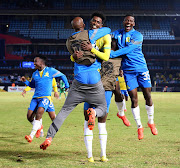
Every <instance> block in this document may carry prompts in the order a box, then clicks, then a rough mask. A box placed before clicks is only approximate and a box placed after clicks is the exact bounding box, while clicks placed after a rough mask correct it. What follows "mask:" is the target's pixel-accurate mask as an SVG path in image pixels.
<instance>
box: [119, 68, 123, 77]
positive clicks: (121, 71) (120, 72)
mask: <svg viewBox="0 0 180 168" xmlns="http://www.w3.org/2000/svg"><path fill="white" fill-rule="evenodd" d="M119 75H120V76H121V77H122V76H123V70H122V69H120V70H119Z"/></svg>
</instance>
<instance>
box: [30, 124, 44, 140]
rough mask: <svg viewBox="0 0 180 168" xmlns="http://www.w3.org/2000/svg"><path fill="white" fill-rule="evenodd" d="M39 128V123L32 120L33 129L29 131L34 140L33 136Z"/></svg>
mask: <svg viewBox="0 0 180 168" xmlns="http://www.w3.org/2000/svg"><path fill="white" fill-rule="evenodd" d="M40 128H41V122H40V121H39V120H34V124H33V128H32V131H31V134H30V135H31V137H32V138H34V135H35V134H36V132H37V130H38V129H40Z"/></svg>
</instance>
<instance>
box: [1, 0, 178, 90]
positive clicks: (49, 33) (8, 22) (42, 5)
mask: <svg viewBox="0 0 180 168" xmlns="http://www.w3.org/2000/svg"><path fill="white" fill-rule="evenodd" d="M96 11H101V12H103V13H104V14H105V15H106V18H107V21H106V23H105V26H108V27H110V28H111V29H112V31H114V30H116V29H120V28H123V26H122V21H123V18H124V16H125V15H126V14H128V13H130V14H133V15H134V16H135V19H136V20H135V21H136V26H135V29H136V30H138V31H140V32H141V33H142V34H143V36H144V42H143V53H144V56H145V58H146V61H147V64H148V68H149V71H150V75H151V80H152V86H153V88H152V91H168V92H179V91H180V0H166V1H164V0H99V1H97V0H26V1H24V0H1V1H0V87H1V88H2V89H5V90H7V87H8V86H12V84H13V85H15V86H17V85H18V86H21V85H23V84H22V83H21V81H20V77H21V76H22V75H25V76H26V77H27V78H28V77H31V74H32V72H33V71H34V69H33V68H34V65H33V59H34V57H35V56H36V55H37V54H42V55H45V56H47V57H48V58H49V62H48V63H49V66H52V67H54V68H56V69H58V70H60V71H61V72H63V73H64V74H66V75H67V77H68V80H69V82H70V83H71V82H72V80H73V63H72V62H71V61H70V59H69V58H70V54H69V52H68V51H67V49H66V46H65V42H66V39H67V38H68V37H69V36H70V35H71V34H72V33H73V32H74V31H73V29H72V28H71V24H70V22H71V20H72V19H73V18H74V17H75V16H81V17H82V18H83V19H84V22H85V24H86V29H89V20H90V16H91V14H92V13H93V12H96Z"/></svg>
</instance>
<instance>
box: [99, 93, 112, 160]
mask: <svg viewBox="0 0 180 168" xmlns="http://www.w3.org/2000/svg"><path fill="white" fill-rule="evenodd" d="M105 98H106V104H107V114H106V115H105V116H104V117H99V118H98V129H99V139H100V146H101V154H100V158H101V161H102V162H107V161H108V159H107V157H106V145H107V130H106V118H107V115H108V113H109V107H110V104H111V98H112V91H105Z"/></svg>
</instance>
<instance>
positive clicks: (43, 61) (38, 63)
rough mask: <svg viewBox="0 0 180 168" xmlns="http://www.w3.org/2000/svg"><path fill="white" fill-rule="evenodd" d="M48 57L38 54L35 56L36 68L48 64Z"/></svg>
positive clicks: (40, 68) (41, 67)
mask: <svg viewBox="0 0 180 168" xmlns="http://www.w3.org/2000/svg"><path fill="white" fill-rule="evenodd" d="M46 60H47V58H46V57H45V56H43V55H38V56H36V57H35V58H34V66H35V69H38V70H42V69H43V68H44V67H45V65H46Z"/></svg>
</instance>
